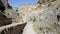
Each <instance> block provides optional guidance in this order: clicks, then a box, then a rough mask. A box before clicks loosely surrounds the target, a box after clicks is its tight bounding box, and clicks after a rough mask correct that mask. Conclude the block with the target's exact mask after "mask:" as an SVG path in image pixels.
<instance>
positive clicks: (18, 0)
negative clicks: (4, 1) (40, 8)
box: [8, 0, 38, 7]
mask: <svg viewBox="0 0 60 34" xmlns="http://www.w3.org/2000/svg"><path fill="white" fill-rule="evenodd" d="M37 1H38V0H8V3H9V4H10V5H11V6H12V7H18V6H20V5H23V4H30V3H37Z"/></svg>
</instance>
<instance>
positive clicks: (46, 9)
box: [18, 1, 60, 34]
mask: <svg viewBox="0 0 60 34" xmlns="http://www.w3.org/2000/svg"><path fill="white" fill-rule="evenodd" d="M59 5H60V4H57V3H56V1H53V2H50V3H42V4H41V5H40V6H39V4H29V5H23V6H21V7H19V9H18V11H19V14H20V16H21V17H22V19H23V21H24V22H27V25H26V26H25V28H24V32H23V34H60V24H59V21H58V20H59V16H57V15H58V14H59V13H60V7H59ZM58 7H59V8H58ZM57 9H58V10H57Z"/></svg>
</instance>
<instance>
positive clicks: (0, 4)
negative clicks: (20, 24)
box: [0, 0, 10, 12]
mask: <svg viewBox="0 0 60 34" xmlns="http://www.w3.org/2000/svg"><path fill="white" fill-rule="evenodd" d="M8 8H10V5H9V3H8V0H0V10H1V11H2V12H3V11H4V10H5V9H8Z"/></svg>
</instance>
